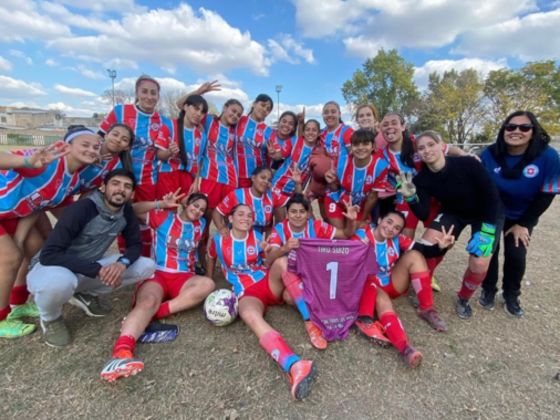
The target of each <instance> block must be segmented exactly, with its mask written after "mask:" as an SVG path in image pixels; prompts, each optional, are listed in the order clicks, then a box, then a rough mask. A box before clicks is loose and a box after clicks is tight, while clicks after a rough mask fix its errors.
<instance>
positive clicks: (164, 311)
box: [154, 300, 171, 319]
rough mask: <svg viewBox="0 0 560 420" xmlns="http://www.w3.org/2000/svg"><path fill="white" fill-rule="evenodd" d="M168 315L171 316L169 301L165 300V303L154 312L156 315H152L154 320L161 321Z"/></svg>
mask: <svg viewBox="0 0 560 420" xmlns="http://www.w3.org/2000/svg"><path fill="white" fill-rule="evenodd" d="M169 315H171V312H170V311H169V301H168V300H166V301H165V302H163V303H162V304H161V305H160V306H159V309H158V311H157V312H156V314H155V315H154V318H155V319H161V318H166V317H168V316H169Z"/></svg>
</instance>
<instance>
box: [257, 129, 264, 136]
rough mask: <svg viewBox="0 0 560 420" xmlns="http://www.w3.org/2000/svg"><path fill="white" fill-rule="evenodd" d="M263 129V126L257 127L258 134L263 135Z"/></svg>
mask: <svg viewBox="0 0 560 420" xmlns="http://www.w3.org/2000/svg"><path fill="white" fill-rule="evenodd" d="M262 135H263V131H262V128H259V129H257V136H259V137H262Z"/></svg>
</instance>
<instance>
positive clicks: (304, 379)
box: [288, 360, 316, 400]
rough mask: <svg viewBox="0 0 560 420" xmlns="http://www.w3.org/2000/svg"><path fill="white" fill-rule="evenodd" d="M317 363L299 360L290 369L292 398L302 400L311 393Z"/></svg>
mask: <svg viewBox="0 0 560 420" xmlns="http://www.w3.org/2000/svg"><path fill="white" fill-rule="evenodd" d="M315 373H316V368H315V363H314V362H312V361H311V360H298V361H297V362H295V363H294V364H293V365H292V366H291V367H290V373H288V377H289V378H290V383H291V384H292V397H293V398H294V399H295V400H302V399H304V398H305V397H307V395H308V394H309V391H311V383H312V381H313V377H314V376H315Z"/></svg>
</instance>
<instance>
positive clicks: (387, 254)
mask: <svg viewBox="0 0 560 420" xmlns="http://www.w3.org/2000/svg"><path fill="white" fill-rule="evenodd" d="M375 226H376V225H374V224H371V225H369V226H367V227H366V228H365V229H359V230H357V231H356V233H354V235H353V236H352V240H358V241H360V240H364V239H368V240H369V243H370V244H371V246H372V247H373V249H374V251H375V259H376V260H377V264H378V265H379V273H378V274H376V277H377V279H378V280H379V283H380V284H381V285H382V286H387V285H388V284H389V282H390V281H391V272H392V271H393V267H394V266H395V264H396V263H397V261H398V259H399V258H400V256H401V255H402V254H403V253H405V252H406V251H410V250H411V249H412V247H413V246H414V240H413V239H410V238H409V237H407V236H404V235H403V234H399V235H398V236H397V237H395V238H389V239H386V240H385V241H383V242H377V241H376V240H375V237H374V236H373V230H374V229H375Z"/></svg>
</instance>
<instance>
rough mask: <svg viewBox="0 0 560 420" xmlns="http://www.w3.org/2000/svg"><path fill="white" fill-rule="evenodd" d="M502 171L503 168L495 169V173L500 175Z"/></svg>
mask: <svg viewBox="0 0 560 420" xmlns="http://www.w3.org/2000/svg"><path fill="white" fill-rule="evenodd" d="M501 170H502V168H501V167H499V166H498V167H497V168H494V173H495V174H499V173H500V171H501Z"/></svg>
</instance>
